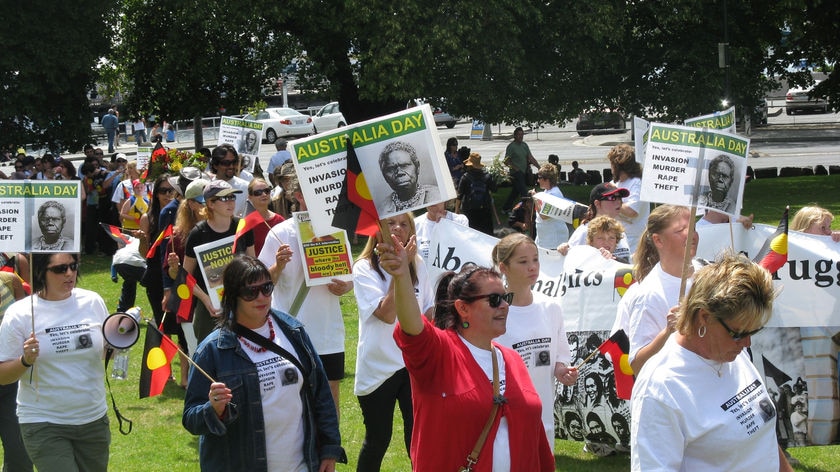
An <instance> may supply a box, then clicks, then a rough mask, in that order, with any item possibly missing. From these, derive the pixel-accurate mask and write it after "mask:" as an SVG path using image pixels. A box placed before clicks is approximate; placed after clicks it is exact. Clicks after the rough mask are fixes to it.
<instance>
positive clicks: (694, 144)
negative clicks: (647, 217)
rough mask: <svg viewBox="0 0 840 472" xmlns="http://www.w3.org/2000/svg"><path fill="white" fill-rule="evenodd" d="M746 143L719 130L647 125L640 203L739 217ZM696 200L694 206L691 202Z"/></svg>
mask: <svg viewBox="0 0 840 472" xmlns="http://www.w3.org/2000/svg"><path fill="white" fill-rule="evenodd" d="M749 150H750V140H749V139H747V138H743V137H741V136H738V135H736V134H732V133H728V132H725V131H719V130H707V129H701V128H691V127H687V126H677V125H667V124H662V123H652V124H651V126H650V129H649V130H648V142H647V146H646V148H645V163H644V166H643V171H642V190H641V195H640V196H639V199H640V200H644V201H648V202H656V203H670V204H674V205H684V206H688V207H690V206H692V205H695V204H696V205H697V206H698V207H699V208H706V209H710V210H714V211H717V212H720V213H726V214H728V215H730V216H731V217H732V219H733V220H734V219H735V218H737V216H738V215H739V214H740V212H741V205H742V201H743V196H744V182H745V179H744V175H746V170H747V156H748V155H749ZM695 199H696V200H695Z"/></svg>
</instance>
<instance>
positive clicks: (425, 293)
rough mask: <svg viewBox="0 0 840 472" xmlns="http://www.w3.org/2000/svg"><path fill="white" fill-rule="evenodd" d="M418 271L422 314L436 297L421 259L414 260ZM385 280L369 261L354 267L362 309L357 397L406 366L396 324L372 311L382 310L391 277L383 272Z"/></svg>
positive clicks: (355, 386) (354, 280)
mask: <svg viewBox="0 0 840 472" xmlns="http://www.w3.org/2000/svg"><path fill="white" fill-rule="evenodd" d="M414 264H415V266H416V268H417V285H415V286H414V295H415V296H416V297H417V302H418V303H419V306H420V311H421V312H423V313H425V312H426V310H428V309H429V308H431V307H432V306H433V305H434V299H435V294H434V291H433V290H432V287H431V284H430V283H429V274H428V272H427V271H426V265H425V264H424V263H423V260H422V259H421V258H420V256H417V257H415V259H414ZM382 274H383V275H384V277H385V278H384V280H383V279H382V278H381V277H379V274H377V273H376V271H375V270H374V269H373V268H372V267H371V265H370V261H368V260H367V259H359V260H358V261H356V263H355V264H354V265H353V284H354V291H353V293H354V294H355V295H356V305H358V309H359V344H358V347H357V351H356V382H355V385H354V388H353V391H354V393H355V394H356V395H367V394H369V393H371V392H373V391H374V390H376V389H377V388H379V386H380V385H382V383H384V382H385V381H386V380H388V379H389V378H390V377H391V376H392V375H394V373H395V372H396V371H398V370H400V369H402V368H404V367H405V362H404V361H403V357H402V351H400V348H399V347H397V343H396V341H394V327H395V325H396V320H395V321H394V323H385V322H384V321H382V320H380V319H379V318H377V317H376V316H374V315H373V312H374V311H375V310H376V309H377V308H378V307H379V302H381V301H382V299H383V298H385V295H386V294H387V293H388V289H389V288H390V286H391V276H390V275H388V273H387V272H385V271H384V270H383V271H382Z"/></svg>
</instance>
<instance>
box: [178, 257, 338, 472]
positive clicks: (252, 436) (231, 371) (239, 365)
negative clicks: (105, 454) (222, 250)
mask: <svg viewBox="0 0 840 472" xmlns="http://www.w3.org/2000/svg"><path fill="white" fill-rule="evenodd" d="M223 282H224V295H223V296H222V307H223V313H224V314H225V316H222V317H220V318H219V319H218V320H217V326H218V328H217V329H216V330H215V331H213V332H212V333H211V334H210V336H208V338H207V339H206V340H205V341H204V342H202V343H201V344H200V345H199V347H198V350H197V351H196V353H195V361H196V363H197V364H198V366H199V367H201V369H202V371H203V372H199V371H198V370H197V369H193V371H192V372H191V373H190V380H189V386H188V387H187V394H186V397H185V398H184V413H183V418H182V422H183V425H184V427H185V428H186V429H187V430H188V431H189V432H191V433H192V434H196V435H201V438H200V439H199V446H198V449H199V463H200V465H201V470H204V471H210V470H218V471H232V470H243V471H244V470H249V471H270V470H289V471H292V470H294V471H307V472H334V471H335V464H336V462H341V463H347V456H346V454H345V452H344V449H343V448H342V447H341V434H340V432H339V429H338V419H337V417H336V413H335V412H336V409H335V405H334V404H333V401H332V397H331V396H330V391H329V385H328V383H327V377H326V374H325V373H324V367H323V366H322V365H321V361H320V359H319V358H318V356H316V355H314V354H315V348H314V347H313V346H312V343H311V341H310V340H309V336H308V335H307V333H306V330H304V327H303V324H301V322H300V321H298V320H296V319H295V318H293V317H291V316H289V315H287V314H285V313H283V312H280V311H277V310H273V309H271V306H270V298H269V297H270V295H271V292H272V290H273V288H274V284H272V282H271V276H270V275H269V273H268V269H266V267H265V266H264V265H263V264H262V263H261V262H260V261H258V260H257V259H255V258H253V257H250V256H238V257H235V258H234V259H233V261H232V262H231V263H230V264H229V265H228V266H227V267H226V268H225V271H224V274H223ZM252 336H253V337H252ZM258 341H259V342H258ZM204 372H206V373H207V375H209V376H210V377H211V378H213V379H216V380H215V381H211V380H210V379H208V378H207V377H206V376H205V375H204Z"/></svg>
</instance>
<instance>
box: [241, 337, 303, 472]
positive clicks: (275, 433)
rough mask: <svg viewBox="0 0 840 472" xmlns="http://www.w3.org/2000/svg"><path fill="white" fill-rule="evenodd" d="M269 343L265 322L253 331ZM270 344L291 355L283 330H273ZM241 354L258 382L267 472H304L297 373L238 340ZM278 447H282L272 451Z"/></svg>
mask: <svg viewBox="0 0 840 472" xmlns="http://www.w3.org/2000/svg"><path fill="white" fill-rule="evenodd" d="M254 331H255V332H256V333H258V334H260V335H262V336H263V337H265V338H268V339H270V337H271V328H270V327H269V325H268V322H266V323H265V324H263V325H262V326H261V327H259V328H257V329H255V330H254ZM274 334H275V337H274V343H275V344H277V345H278V346H280V347H282V348H283V349H285V350H286V351H288V352H289V353H291V354H294V353H295V347H294V346H293V345H292V343H291V342H290V341H289V339H288V338H287V337H286V335H285V334H283V330H281V329H280V327H278V326H274ZM239 344H240V345H241V346H242V351H243V352H245V353H246V354H248V357H250V358H251V361H252V362H253V363H254V366H255V367H256V368H257V374H258V375H259V378H260V398H261V399H262V412H263V420H264V421H265V443H266V449H265V450H266V453H267V459H268V470H287V471H290V472H306V471H307V470H308V469H307V467H306V460H305V458H304V455H303V437H304V436H305V434H304V423H303V403H302V402H301V396H300V390H301V388H302V387H303V378H302V375H303V374H302V373H301V371H300V370H299V369H298V368H297V367H295V365H294V364H293V363H292V362H290V361H289V360H287V359H284V358H282V357H280V356H279V355H277V354H275V353H274V352H272V351H269V350H265V351H264V352H256V351H258V350H261V348H260V347H259V346H257V345H256V344H253V343H251V342H250V341H248V340H247V339H243V338H240V339H239ZM279 444H282V445H283V447H276V446H277V445H279Z"/></svg>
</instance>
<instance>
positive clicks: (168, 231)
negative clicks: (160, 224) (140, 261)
mask: <svg viewBox="0 0 840 472" xmlns="http://www.w3.org/2000/svg"><path fill="white" fill-rule="evenodd" d="M170 236H172V225H169V226H167V227H166V229H164V230H163V231H161V232H160V234H159V235H158V237H157V239H155V242H154V243H153V244H152V247H150V248H149V252H147V253H146V259H149V258H152V257H155V252H157V248H158V246H160V243H162V242H163V240H164V239H166V238H168V237H170Z"/></svg>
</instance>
